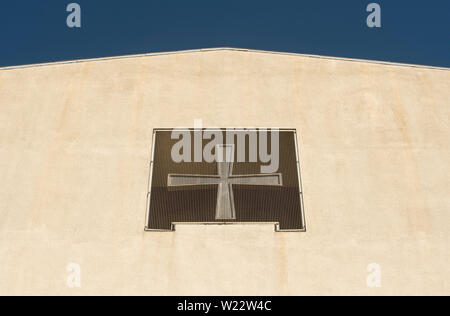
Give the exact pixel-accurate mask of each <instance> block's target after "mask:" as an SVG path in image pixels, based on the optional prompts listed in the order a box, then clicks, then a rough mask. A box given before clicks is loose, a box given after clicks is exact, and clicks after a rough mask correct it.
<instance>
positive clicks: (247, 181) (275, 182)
mask: <svg viewBox="0 0 450 316" xmlns="http://www.w3.org/2000/svg"><path fill="white" fill-rule="evenodd" d="M229 181H230V183H232V184H238V185H266V186H282V185H283V177H282V175H281V173H274V174H255V175H243V176H231V177H230V178H229Z"/></svg>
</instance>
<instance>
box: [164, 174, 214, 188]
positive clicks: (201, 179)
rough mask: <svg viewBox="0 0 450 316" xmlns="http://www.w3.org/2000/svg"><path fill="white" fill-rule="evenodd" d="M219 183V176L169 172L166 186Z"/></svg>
mask: <svg viewBox="0 0 450 316" xmlns="http://www.w3.org/2000/svg"><path fill="white" fill-rule="evenodd" d="M219 183H220V177H219V176H205V175H195V174H192V175H181V174H169V178H168V181H167V186H169V187H181V186H193V185H217V184H219Z"/></svg>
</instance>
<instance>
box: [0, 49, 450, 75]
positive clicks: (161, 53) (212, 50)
mask: <svg viewBox="0 0 450 316" xmlns="http://www.w3.org/2000/svg"><path fill="white" fill-rule="evenodd" d="M216 51H238V52H249V53H259V54H274V55H286V56H296V57H306V58H319V59H328V60H338V61H349V62H358V63H369V64H379V65H387V66H398V67H412V68H424V69H434V70H450V68H446V67H435V66H427V65H416V64H407V63H396V62H388V61H377V60H369V59H357V58H345V57H333V56H323V55H312V54H301V53H287V52H276V51H266V50H256V49H246V48H233V47H217V48H201V49H191V50H179V51H170V52H155V53H144V54H134V55H121V56H111V57H99V58H88V59H75V60H67V61H56V62H48V63H38V64H29V65H18V66H7V67H0V70H12V69H23V68H32V67H44V66H55V65H66V64H75V63H86V62H94V61H106V60H115V59H128V58H139V57H150V56H161V55H175V54H192V53H202V52H216Z"/></svg>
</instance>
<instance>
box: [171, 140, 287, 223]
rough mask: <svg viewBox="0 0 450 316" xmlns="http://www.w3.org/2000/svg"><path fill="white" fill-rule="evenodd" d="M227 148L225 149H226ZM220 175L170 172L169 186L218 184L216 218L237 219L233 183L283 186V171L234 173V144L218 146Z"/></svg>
mask: <svg viewBox="0 0 450 316" xmlns="http://www.w3.org/2000/svg"><path fill="white" fill-rule="evenodd" d="M224 149H225V150H224ZM216 158H217V159H216V160H217V168H218V175H194V174H192V175H183V174H169V177H168V181H167V185H168V187H184V186H200V185H218V190H217V204H216V220H235V219H236V210H235V207H234V196H233V184H237V185H261V186H282V185H283V179H282V175H281V173H273V174H248V175H233V160H234V145H218V146H216Z"/></svg>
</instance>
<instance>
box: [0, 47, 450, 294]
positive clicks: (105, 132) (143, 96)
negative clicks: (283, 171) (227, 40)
mask: <svg viewBox="0 0 450 316" xmlns="http://www.w3.org/2000/svg"><path fill="white" fill-rule="evenodd" d="M449 99H450V71H449V70H442V69H441V70H439V69H427V68H420V67H419V68H416V67H408V66H398V65H382V64H374V63H366V62H355V61H343V60H333V59H323V58H311V57H306V56H291V55H281V54H267V53H262V52H260V53H258V52H240V51H232V50H230V51H228V50H219V51H208V52H197V53H181V54H172V55H160V56H147V57H136V58H125V59H114V60H103V61H91V62H82V63H75V64H62V65H61V64H55V65H48V66H43V67H31V68H24V69H11V70H0V181H1V185H0V294H67V295H78V294H114V295H115V294H162V295H165V294H175V295H178V294H179V295H197V294H199V295H284V294H285V295H303V294H363V295H366V294H367V295H384V294H446V295H449V294H450V284H449V281H450V268H449V259H450V250H449V242H450V238H449V237H450V235H449V223H450V194H449V191H450V176H449V175H450V163H449V162H450V141H449V139H450V123H449V122H450V101H449ZM195 118H201V119H203V121H204V124H205V126H218V127H228V126H244V127H252V126H258V127H260V126H277V127H287V128H297V130H298V132H299V145H300V155H301V170H302V177H303V188H304V198H305V208H306V218H307V224H308V232H307V233H275V232H274V229H273V226H272V225H265V226H264V225H263V226H177V232H175V233H144V225H145V223H144V222H145V211H146V210H145V209H146V193H147V182H148V173H149V159H150V147H151V136H152V129H153V128H156V127H176V126H187V127H189V126H192V125H193V120H194V119H195ZM69 263H78V264H80V266H81V269H82V286H81V288H79V289H70V288H68V287H67V286H66V278H67V276H68V272H67V271H66V266H67V265H68V264H69ZM370 263H378V264H379V265H380V266H381V268H382V287H381V288H377V289H375V288H368V287H367V285H366V278H367V275H368V272H367V270H366V269H367V266H368V265H369V264H370Z"/></svg>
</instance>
